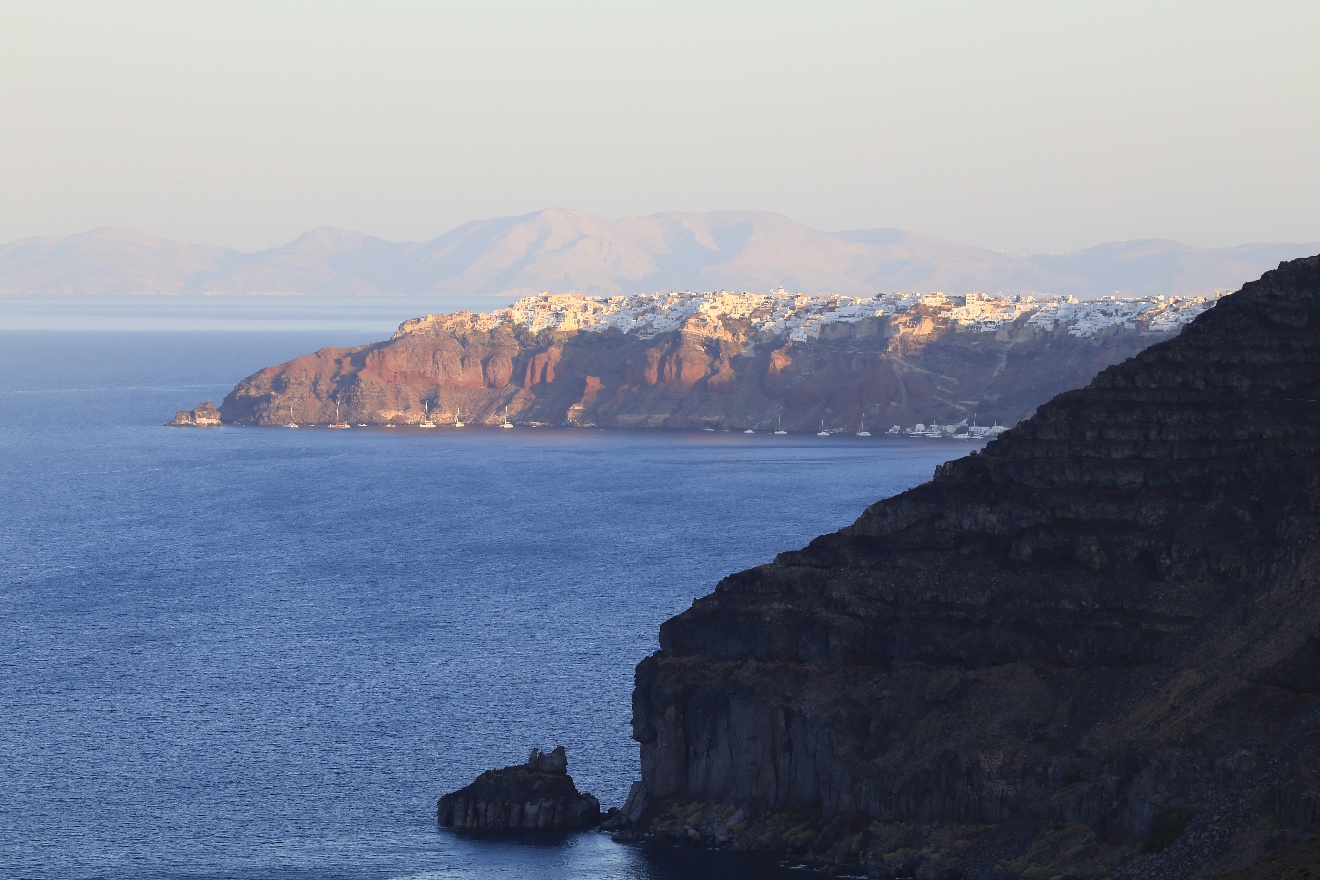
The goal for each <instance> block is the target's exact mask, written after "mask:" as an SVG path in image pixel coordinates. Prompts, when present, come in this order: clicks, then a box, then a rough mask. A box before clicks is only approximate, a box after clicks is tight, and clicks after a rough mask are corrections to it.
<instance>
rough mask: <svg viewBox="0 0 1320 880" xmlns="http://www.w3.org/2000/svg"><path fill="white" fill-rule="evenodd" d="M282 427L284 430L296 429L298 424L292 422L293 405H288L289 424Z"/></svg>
mask: <svg viewBox="0 0 1320 880" xmlns="http://www.w3.org/2000/svg"><path fill="white" fill-rule="evenodd" d="M284 427H286V428H296V427H298V423H297V422H295V421H294V420H293V404H289V423H288V424H287V425H285V426H284Z"/></svg>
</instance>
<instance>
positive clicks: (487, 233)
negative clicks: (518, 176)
mask: <svg viewBox="0 0 1320 880" xmlns="http://www.w3.org/2000/svg"><path fill="white" fill-rule="evenodd" d="M1315 250H1320V243H1301V244H1286V243H1285V244H1276V243H1261V244H1244V245H1238V246H1234V247H1225V248H1197V247H1193V246H1190V245H1184V244H1181V243H1178V242H1173V241H1169V240H1165V239H1136V240H1130V241H1117V242H1106V243H1102V244H1099V245H1096V246H1094V247H1090V248H1084V249H1082V250H1078V251H1070V252H1066V253H1054V254H1036V255H1020V254H1012V253H1008V252H1005V251H997V250H992V249H989V248H981V247H977V246H974V245H967V244H962V243H959V242H953V241H948V240H945V239H940V238H937V237H935V236H930V235H926V234H923V233H919V232H912V231H907V230H902V229H893V228H879V229H863V230H858V229H854V230H844V231H841V232H825V231H822V230H819V229H814V228H812V227H810V226H806V225H805V224H802V223H798V222H797V221H795V220H792V219H791V218H788V217H785V216H783V215H781V214H775V213H772V212H764V211H718V212H711V213H689V212H675V211H670V212H661V213H657V214H651V215H648V216H645V217H622V218H608V217H604V216H601V215H596V214H590V213H587V212H585V211H574V210H564V209H555V208H551V209H545V210H541V211H536V212H532V213H529V214H522V215H516V216H509V217H497V218H491V219H487V220H474V221H470V222H468V223H465V224H462V225H460V226H457V227H455V228H453V229H450V230H448V231H446V232H444V233H442V234H441V235H438V236H436V237H435V238H432V239H428V240H426V241H418V242H395V241H390V240H388V239H384V238H380V237H377V236H372V235H369V234H366V233H363V232H358V231H356V230H347V229H338V228H336V227H330V226H319V227H316V228H315V229H312V230H309V231H307V232H305V233H303V234H302V235H299V236H298V237H297V238H295V239H293V240H292V241H290V242H288V243H286V244H284V245H280V246H278V247H273V248H267V249H265V250H261V251H254V252H244V251H239V250H236V249H233V248H228V247H218V246H211V245H199V244H189V243H185V242H177V241H172V240H170V239H166V238H162V237H159V236H155V235H152V234H150V233H146V232H142V231H139V230H132V229H123V228H118V227H98V228H96V229H92V230H88V231H87V232H82V233H78V234H76V235H70V236H64V237H37V238H25V239H19V240H17V241H13V242H9V243H7V244H2V245H0V295H3V294H85V295H94V294H159V295H175V296H193V295H202V294H211V295H216V294H219V295H244V294H300V295H321V296H324V295H338V296H388V295H411V296H418V295H433V296H453V295H467V296H471V295H484V296H492V297H495V296H514V295H525V294H529V293H542V292H546V293H582V294H587V295H595V296H609V295H616V294H629V293H638V292H647V291H661V290H715V289H723V290H750V291H758V292H760V291H768V290H772V289H776V288H788V289H793V290H800V291H804V292H807V293H812V294H816V293H837V294H844V295H853V296H864V295H869V294H872V293H877V292H881V291H899V290H902V291H922V292H934V291H942V292H945V293H950V294H964V293H971V292H986V293H996V294H1023V293H1050V294H1066V295H1073V296H1080V297H1092V296H1100V295H1106V294H1119V295H1125V296H1146V295H1154V294H1166V295H1182V296H1189V295H1209V294H1211V293H1213V292H1215V291H1216V290H1229V289H1234V288H1236V287H1237V286H1239V285H1240V284H1241V283H1242V282H1244V281H1245V280H1247V279H1249V278H1251V277H1255V276H1257V275H1259V274H1260V273H1261V272H1263V271H1265V270H1266V269H1268V268H1271V267H1273V266H1274V265H1276V264H1277V263H1279V262H1280V261H1282V260H1286V259H1291V258H1295V257H1297V256H1300V255H1303V254H1305V253H1310V252H1312V251H1315Z"/></svg>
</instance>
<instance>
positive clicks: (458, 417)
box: [454, 409, 467, 428]
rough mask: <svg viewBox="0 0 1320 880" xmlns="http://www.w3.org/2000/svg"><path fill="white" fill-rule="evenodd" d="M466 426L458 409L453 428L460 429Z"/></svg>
mask: <svg viewBox="0 0 1320 880" xmlns="http://www.w3.org/2000/svg"><path fill="white" fill-rule="evenodd" d="M466 425H467V422H465V421H463V411H462V410H461V409H460V410H459V411H458V413H457V414H456V415H455V416H454V427H455V428H462V427H465V426H466Z"/></svg>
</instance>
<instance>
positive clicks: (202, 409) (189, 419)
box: [165, 400, 220, 428]
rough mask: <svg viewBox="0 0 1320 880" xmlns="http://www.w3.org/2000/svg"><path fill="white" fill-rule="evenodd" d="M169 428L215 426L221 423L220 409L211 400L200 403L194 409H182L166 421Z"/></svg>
mask: <svg viewBox="0 0 1320 880" xmlns="http://www.w3.org/2000/svg"><path fill="white" fill-rule="evenodd" d="M165 425H166V427H169V428H215V427H219V425H220V410H219V409H217V408H216V405H215V404H214V403H212V402H211V401H209V400H208V401H206V402H204V403H200V404H198V405H197V406H195V407H193V408H192V409H181V410H179V411H178V412H176V413H175V414H174V418H172V419H170V420H169V421H168V422H166V423H165Z"/></svg>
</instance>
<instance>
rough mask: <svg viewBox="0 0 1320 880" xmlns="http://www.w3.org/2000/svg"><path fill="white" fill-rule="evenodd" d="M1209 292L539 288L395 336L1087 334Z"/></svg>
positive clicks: (432, 318)
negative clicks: (929, 326) (908, 326)
mask: <svg viewBox="0 0 1320 880" xmlns="http://www.w3.org/2000/svg"><path fill="white" fill-rule="evenodd" d="M1215 301H1216V300H1215V297H1203V296H1194V297H1181V296H1173V297H1164V296H1149V297H1114V296H1106V297H1100V298H1098V299H1092V300H1079V299H1077V298H1076V297H1071V296H1057V297H1047V296H1041V297H1035V296H1023V295H1015V296H991V295H989V294H984V293H968V294H964V295H957V296H951V295H946V294H943V293H879V294H876V295H875V296H871V297H857V296H837V295H833V294H824V295H819V296H809V295H807V294H804V293H790V292H788V291H784V290H777V291H773V292H771V293H746V292H743V293H730V292H728V291H723V290H718V291H709V292H705V293H696V292H692V291H672V292H670V293H639V294H633V295H631V296H611V297H589V296H582V295H580V294H567V293H544V294H540V295H538V296H528V297H524V298H522V299H520V300H518V301H517V302H516V303H514V304H513V305H512V306H509V307H508V308H503V309H496V310H494V311H491V312H488V313H484V314H468V313H458V314H455V315H428V316H426V317H425V318H416V319H413V320H411V321H407V322H405V323H404V324H403V325H402V326H401V327H400V328H399V333H400V334H403V333H407V332H413V331H416V330H421V329H438V328H446V329H448V328H452V329H459V328H460V327H461V328H463V329H475V330H493V329H495V328H497V327H499V326H501V325H506V324H508V325H513V326H519V327H523V328H525V329H528V330H531V331H533V332H539V331H544V330H553V331H560V332H576V331H585V332H596V333H599V332H603V331H605V330H618V331H620V332H622V333H633V334H636V335H638V336H639V337H641V338H650V337H653V336H657V335H659V334H661V333H668V332H672V331H674V330H684V331H688V332H696V333H716V332H719V331H720V330H721V328H724V329H726V330H727V326H728V323H729V322H737V323H738V324H739V325H744V326H745V328H746V332H749V333H750V334H752V335H754V336H762V337H769V336H785V337H788V338H789V339H792V340H794V341H798V342H806V341H809V340H812V339H817V338H819V337H820V335H821V332H822V330H823V329H824V328H825V327H827V326H828V325H830V324H838V323H856V322H858V321H862V320H865V319H867V318H884V317H889V318H891V319H892V318H896V317H903V316H907V317H914V316H922V317H929V318H930V319H932V320H941V321H947V322H948V323H949V324H951V325H953V326H955V327H957V328H959V329H963V330H968V331H972V332H983V333H988V332H995V331H998V330H999V329H1001V328H1003V327H1005V326H1006V325H1009V324H1012V323H1014V322H1016V321H1018V320H1019V319H1021V318H1023V317H1026V318H1027V324H1028V325H1031V326H1036V327H1040V328H1041V329H1043V330H1050V331H1052V330H1055V329H1058V328H1060V327H1066V328H1067V332H1068V333H1070V334H1073V335H1075V336H1082V337H1087V336H1094V335H1095V334H1096V333H1099V332H1100V331H1102V330H1104V329H1106V328H1108V327H1123V328H1125V329H1129V330H1143V331H1146V332H1150V333H1164V332H1169V331H1172V330H1176V329H1177V328H1178V327H1180V326H1182V325H1183V324H1186V323H1188V322H1189V321H1191V320H1192V319H1193V318H1195V317H1196V316H1197V315H1199V314H1201V312H1203V311H1205V310H1206V309H1208V308H1210V306H1212V305H1214V304H1215Z"/></svg>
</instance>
